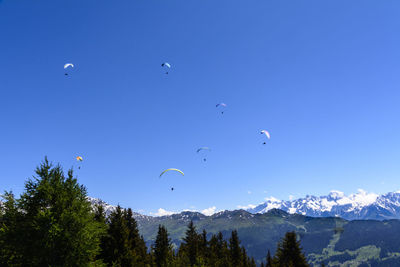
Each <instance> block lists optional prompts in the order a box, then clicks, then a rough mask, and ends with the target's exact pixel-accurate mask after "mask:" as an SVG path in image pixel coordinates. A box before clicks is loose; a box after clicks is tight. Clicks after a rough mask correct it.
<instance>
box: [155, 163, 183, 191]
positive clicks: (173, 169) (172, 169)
mask: <svg viewBox="0 0 400 267" xmlns="http://www.w3.org/2000/svg"><path fill="white" fill-rule="evenodd" d="M170 171H176V172H179V173H180V174H182V175H183V176H184V175H185V174H184V173H183V171H181V170H179V169H175V168H170V169H166V170H164V171H163V172H162V173H161V174H160V178H161V176H163V175H164V174H165V173H166V172H170ZM174 190H175V188H173V187H171V191H174Z"/></svg>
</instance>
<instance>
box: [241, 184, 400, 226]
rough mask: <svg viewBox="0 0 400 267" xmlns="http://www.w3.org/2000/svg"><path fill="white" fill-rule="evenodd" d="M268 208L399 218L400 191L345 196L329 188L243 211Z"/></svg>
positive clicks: (316, 214)
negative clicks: (312, 194)
mask: <svg viewBox="0 0 400 267" xmlns="http://www.w3.org/2000/svg"><path fill="white" fill-rule="evenodd" d="M271 209H281V210H284V211H286V212H288V213H291V214H293V213H298V214H302V215H307V216H312V217H341V218H344V219H347V220H370V219H373V220H385V219H400V191H397V192H392V193H387V194H383V195H377V194H374V193H367V192H365V191H364V190H359V191H358V193H356V194H351V195H348V196H346V195H345V194H344V193H342V192H340V191H331V192H330V193H329V195H327V196H320V197H316V196H306V197H305V198H299V199H295V200H287V201H282V200H278V199H276V198H269V199H267V201H266V202H264V203H262V204H259V205H257V206H255V207H251V208H248V209H246V210H247V211H249V212H251V213H265V212H267V211H269V210H271Z"/></svg>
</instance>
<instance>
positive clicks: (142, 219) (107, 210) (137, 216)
mask: <svg viewBox="0 0 400 267" xmlns="http://www.w3.org/2000/svg"><path fill="white" fill-rule="evenodd" d="M87 199H88V200H89V202H90V204H91V205H92V207H93V208H94V207H95V206H98V205H100V206H103V208H104V211H105V214H106V217H108V216H109V215H110V214H111V212H113V211H114V210H115V209H116V208H117V206H113V205H110V204H108V203H107V202H105V201H103V200H101V199H99V198H94V197H87ZM133 218H135V219H136V220H137V221H138V224H140V222H146V221H149V220H151V218H152V217H151V216H146V215H143V214H140V213H137V212H133Z"/></svg>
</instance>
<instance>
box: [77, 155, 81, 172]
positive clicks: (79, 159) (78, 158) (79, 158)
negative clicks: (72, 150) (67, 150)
mask: <svg viewBox="0 0 400 267" xmlns="http://www.w3.org/2000/svg"><path fill="white" fill-rule="evenodd" d="M76 161H78V162H82V161H83V158H82V157H81V156H77V157H76ZM78 169H79V170H80V169H81V165H80V164H79V166H78Z"/></svg>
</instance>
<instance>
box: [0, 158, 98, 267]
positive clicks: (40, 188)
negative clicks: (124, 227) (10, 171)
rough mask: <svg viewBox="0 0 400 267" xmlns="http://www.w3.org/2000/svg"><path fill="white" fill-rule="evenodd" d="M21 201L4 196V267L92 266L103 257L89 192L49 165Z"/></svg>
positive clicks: (1, 239) (0, 239) (70, 175)
mask: <svg viewBox="0 0 400 267" xmlns="http://www.w3.org/2000/svg"><path fill="white" fill-rule="evenodd" d="M36 174H37V177H34V178H33V179H30V180H28V182H26V184H25V191H24V192H23V194H22V195H21V197H20V199H18V200H16V199H14V196H13V195H12V194H6V195H5V204H4V207H3V208H2V212H3V216H2V217H3V218H2V224H1V229H0V233H1V234H0V243H1V244H2V248H1V250H2V253H1V255H0V257H1V259H0V261H1V265H6V266H7V265H8V266H9V265H12V266H50V265H51V266H88V265H89V264H91V263H94V262H95V257H96V255H97V254H98V252H99V243H100V237H101V235H102V233H103V232H104V225H103V224H101V223H99V222H98V221H96V220H95V219H94V213H93V212H92V208H91V205H90V203H89V202H88V201H87V199H86V197H87V195H86V189H85V187H83V186H81V185H79V184H78V183H77V180H76V178H74V177H73V172H72V170H70V171H69V172H68V174H67V176H65V175H64V173H63V170H62V168H61V167H60V166H59V165H57V166H55V167H54V166H52V165H51V164H50V163H49V162H48V160H47V159H45V160H44V162H43V163H42V164H41V165H40V166H39V167H38V168H37V170H36Z"/></svg>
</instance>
